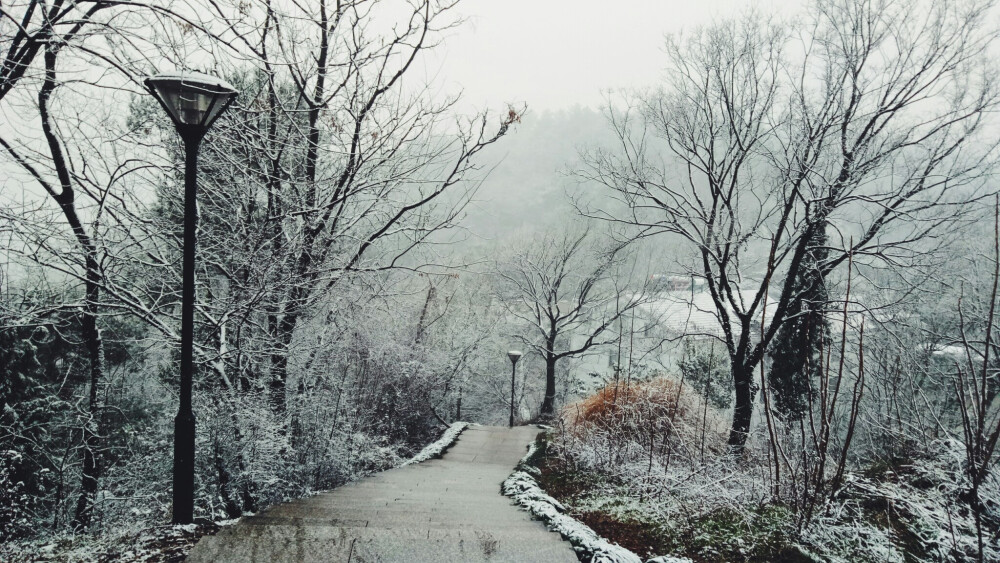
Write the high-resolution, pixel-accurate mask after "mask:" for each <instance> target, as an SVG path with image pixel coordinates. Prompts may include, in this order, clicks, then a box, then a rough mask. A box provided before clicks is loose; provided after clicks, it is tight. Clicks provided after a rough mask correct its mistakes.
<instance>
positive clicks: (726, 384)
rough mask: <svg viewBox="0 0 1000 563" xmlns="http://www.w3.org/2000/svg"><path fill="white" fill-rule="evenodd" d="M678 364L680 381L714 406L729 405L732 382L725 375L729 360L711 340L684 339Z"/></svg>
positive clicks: (727, 406)
mask: <svg viewBox="0 0 1000 563" xmlns="http://www.w3.org/2000/svg"><path fill="white" fill-rule="evenodd" d="M678 367H679V368H680V371H681V376H683V377H684V381H687V382H688V383H689V384H690V385H691V386H692V387H693V388H694V389H695V390H696V391H697V392H698V393H700V394H701V395H702V396H703V397H705V399H707V400H708V402H709V403H710V404H711V405H712V406H714V407H715V408H718V409H726V408H729V405H731V404H732V402H733V385H732V379H731V378H730V375H729V360H728V358H727V357H726V355H725V354H723V353H721V352H717V351H716V349H715V342H714V341H713V342H712V343H711V344H704V343H698V342H691V341H685V342H684V354H683V355H682V357H681V360H680V362H679V363H678Z"/></svg>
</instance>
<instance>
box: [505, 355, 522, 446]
mask: <svg viewBox="0 0 1000 563" xmlns="http://www.w3.org/2000/svg"><path fill="white" fill-rule="evenodd" d="M507 357H508V358H510V427H511V428H513V427H514V374H515V373H517V361H518V360H520V359H521V351H520V350H511V351H510V352H507Z"/></svg>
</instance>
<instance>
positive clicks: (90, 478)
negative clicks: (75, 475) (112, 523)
mask: <svg viewBox="0 0 1000 563" xmlns="http://www.w3.org/2000/svg"><path fill="white" fill-rule="evenodd" d="M88 250H89V249H88ZM99 281H100V272H99V270H98V264H97V258H96V257H95V256H93V255H92V254H90V253H89V252H88V256H87V284H86V286H87V287H86V293H87V303H86V305H85V309H84V313H83V320H82V321H83V322H82V325H83V326H82V332H83V339H84V345H85V346H86V350H87V360H88V361H89V363H90V393H89V397H88V401H87V402H88V404H87V411H88V412H87V420H86V422H85V423H84V425H83V473H82V476H81V483H80V498H79V499H78V500H77V503H76V512H75V513H74V515H73V527H74V528H75V529H78V530H83V529H86V528H87V527H89V526H90V522H91V517H92V516H93V513H94V497H95V496H96V495H97V482H98V479H99V478H100V476H101V460H100V457H99V456H98V452H97V450H98V448H99V447H100V442H101V427H102V426H103V425H102V424H101V421H100V419H101V416H102V415H101V408H100V402H99V401H100V394H99V387H100V384H101V380H102V379H103V376H104V341H103V339H102V338H101V330H100V329H99V328H98V327H97V311H98V305H97V300H98V298H99V296H100V289H99V286H98V283H99Z"/></svg>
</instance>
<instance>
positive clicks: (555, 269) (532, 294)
mask: <svg viewBox="0 0 1000 563" xmlns="http://www.w3.org/2000/svg"><path fill="white" fill-rule="evenodd" d="M532 238H533V240H528V241H526V244H525V246H524V247H523V248H519V249H516V250H515V251H514V252H513V253H512V254H511V255H510V256H508V257H506V258H505V259H504V260H502V261H501V262H500V263H499V264H497V274H496V275H497V277H498V282H499V283H498V285H497V291H498V297H499V298H500V300H501V302H502V303H503V304H504V307H505V308H506V309H507V311H508V313H509V314H510V315H511V316H512V317H515V318H516V319H519V320H521V321H523V322H524V323H525V324H526V326H527V327H528V334H516V335H514V336H515V338H517V339H518V340H520V341H521V342H523V343H524V345H525V346H527V347H529V348H531V349H532V350H534V351H535V352H536V353H538V354H539V355H540V356H541V357H542V359H543V360H544V361H545V398H544V400H543V401H542V406H541V411H540V414H541V416H542V417H543V418H551V417H552V416H554V413H555V396H556V364H557V363H558V362H559V361H560V360H562V359H564V358H573V357H577V356H580V355H582V354H585V353H587V352H588V351H591V350H592V349H594V348H597V347H600V346H604V345H607V344H611V343H613V342H615V341H616V340H617V339H618V338H619V334H618V333H617V332H615V331H611V330H609V329H610V328H612V326H613V325H614V323H615V322H617V321H619V320H620V319H621V318H622V316H623V315H625V314H626V313H628V312H629V311H631V310H632V309H634V308H635V307H636V306H638V305H639V304H641V303H642V302H643V299H644V293H643V291H642V288H635V287H634V285H633V284H632V280H631V279H629V277H630V276H629V272H628V270H627V269H626V268H624V265H625V262H626V258H627V253H626V252H625V250H624V249H623V248H622V246H621V245H619V244H617V243H612V244H611V245H606V246H605V247H604V248H602V244H601V240H600V239H599V238H598V237H597V235H595V234H594V233H593V232H592V231H591V230H590V228H587V227H583V228H572V227H570V228H565V229H562V230H552V231H547V232H543V233H540V234H539V235H538V236H537V238H535V237H532Z"/></svg>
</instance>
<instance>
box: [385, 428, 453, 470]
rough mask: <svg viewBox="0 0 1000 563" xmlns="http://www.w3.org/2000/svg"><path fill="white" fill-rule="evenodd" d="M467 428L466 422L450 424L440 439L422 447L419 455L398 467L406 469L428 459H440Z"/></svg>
mask: <svg viewBox="0 0 1000 563" xmlns="http://www.w3.org/2000/svg"><path fill="white" fill-rule="evenodd" d="M468 427H469V423H468V422H453V423H451V426H449V427H448V429H447V430H445V431H444V434H442V435H441V437H440V438H438V439H437V440H435V441H433V442H431V443H430V444H427V445H426V446H424V449H422V450H420V453H418V454H417V455H415V456H413V457H411V458H410V459H408V460H406V461H405V462H403V464H402V465H400V467H406V466H407V465H413V464H416V463H420V462H422V461H427V460H429V459H440V458H441V456H443V455H444V453H445V452H446V451H448V448H450V447H452V446H453V445H454V444H455V442H456V441H458V436H459V434H461V433H462V431H463V430H465V429H466V428H468Z"/></svg>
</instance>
